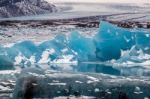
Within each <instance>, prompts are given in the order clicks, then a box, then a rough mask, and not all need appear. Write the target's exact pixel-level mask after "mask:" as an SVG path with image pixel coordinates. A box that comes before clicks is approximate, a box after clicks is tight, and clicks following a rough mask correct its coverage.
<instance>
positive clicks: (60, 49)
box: [0, 21, 150, 69]
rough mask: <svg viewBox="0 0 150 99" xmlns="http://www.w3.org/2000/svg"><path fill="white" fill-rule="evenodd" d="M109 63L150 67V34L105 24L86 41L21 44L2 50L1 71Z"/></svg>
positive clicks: (62, 38) (75, 37)
mask: <svg viewBox="0 0 150 99" xmlns="http://www.w3.org/2000/svg"><path fill="white" fill-rule="evenodd" d="M79 62H105V63H110V64H115V65H124V66H134V65H136V66H137V65H145V64H146V65H147V66H149V65H150V30H148V29H139V28H134V29H127V28H122V27H118V26H117V25H114V24H111V23H109V22H105V21H101V22H100V25H99V30H98V33H97V34H96V35H95V36H91V37H85V36H83V35H82V34H80V33H79V32H78V31H73V32H72V33H70V34H69V35H68V36H66V35H64V34H61V33H60V34H59V35H57V36H56V37H55V38H54V39H52V40H49V41H45V42H42V43H41V44H38V45H37V44H35V43H34V42H32V41H20V42H17V43H15V44H11V46H5V45H4V46H3V45H1V46H0V66H1V67H0V69H8V68H12V69H13V68H14V67H15V66H17V65H18V66H23V67H26V66H27V67H28V66H31V65H32V64H54V63H61V64H62V63H73V64H77V63H79Z"/></svg>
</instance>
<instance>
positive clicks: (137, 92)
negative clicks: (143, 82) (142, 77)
mask: <svg viewBox="0 0 150 99" xmlns="http://www.w3.org/2000/svg"><path fill="white" fill-rule="evenodd" d="M134 93H135V94H141V93H143V92H142V91H141V89H140V87H138V86H137V87H135V90H134Z"/></svg>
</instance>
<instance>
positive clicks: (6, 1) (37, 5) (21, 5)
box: [0, 0, 57, 18]
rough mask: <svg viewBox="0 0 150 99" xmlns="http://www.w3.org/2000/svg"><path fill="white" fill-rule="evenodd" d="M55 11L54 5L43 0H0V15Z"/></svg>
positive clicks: (12, 15) (24, 14) (23, 14)
mask: <svg viewBox="0 0 150 99" xmlns="http://www.w3.org/2000/svg"><path fill="white" fill-rule="evenodd" d="M55 11H57V9H56V6H55V5H53V4H50V3H48V2H46V1H44V0H1V1H0V17H5V18H6V17H16V16H28V15H38V14H44V13H51V12H55Z"/></svg>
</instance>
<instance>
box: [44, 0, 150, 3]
mask: <svg viewBox="0 0 150 99" xmlns="http://www.w3.org/2000/svg"><path fill="white" fill-rule="evenodd" d="M47 1H50V2H94V3H95V2H96V3H98V2H99V3H100V2H119V3H120V2H121V3H150V0H47Z"/></svg>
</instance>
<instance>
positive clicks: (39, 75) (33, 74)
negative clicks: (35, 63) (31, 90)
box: [28, 72, 45, 78]
mask: <svg viewBox="0 0 150 99" xmlns="http://www.w3.org/2000/svg"><path fill="white" fill-rule="evenodd" d="M28 74H29V75H32V76H36V77H41V78H45V75H42V74H37V73H31V72H28Z"/></svg>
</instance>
